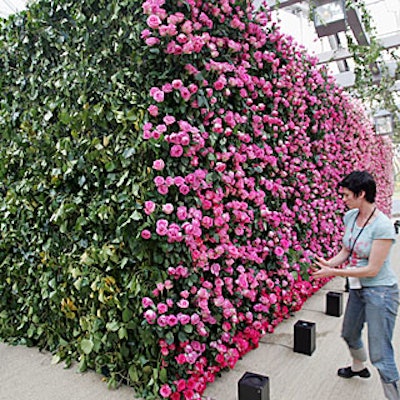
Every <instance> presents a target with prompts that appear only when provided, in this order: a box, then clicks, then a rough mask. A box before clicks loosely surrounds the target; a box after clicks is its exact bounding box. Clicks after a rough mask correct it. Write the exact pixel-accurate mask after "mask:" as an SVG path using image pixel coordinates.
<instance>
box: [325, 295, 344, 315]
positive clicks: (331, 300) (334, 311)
mask: <svg viewBox="0 0 400 400" xmlns="http://www.w3.org/2000/svg"><path fill="white" fill-rule="evenodd" d="M342 312H343V295H342V293H340V292H328V293H327V294H326V314H327V315H332V316H334V317H340V316H341V315H342Z"/></svg>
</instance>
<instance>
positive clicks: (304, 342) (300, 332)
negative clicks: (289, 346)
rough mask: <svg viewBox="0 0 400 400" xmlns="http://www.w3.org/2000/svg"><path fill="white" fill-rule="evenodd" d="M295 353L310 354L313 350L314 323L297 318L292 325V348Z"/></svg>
mask: <svg viewBox="0 0 400 400" xmlns="http://www.w3.org/2000/svg"><path fill="white" fill-rule="evenodd" d="M293 350H294V351H295V352H296V353H303V354H307V355H309V356H311V354H312V353H313V352H314V350H315V323H314V322H308V321H302V320H299V321H297V322H296V323H295V325H294V348H293Z"/></svg>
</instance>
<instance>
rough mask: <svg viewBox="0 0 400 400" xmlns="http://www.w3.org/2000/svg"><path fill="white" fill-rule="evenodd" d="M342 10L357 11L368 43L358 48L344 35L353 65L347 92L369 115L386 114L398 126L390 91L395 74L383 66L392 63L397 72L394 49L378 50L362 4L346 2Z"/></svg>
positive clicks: (395, 102)
mask: <svg viewBox="0 0 400 400" xmlns="http://www.w3.org/2000/svg"><path fill="white" fill-rule="evenodd" d="M346 8H347V9H351V8H356V9H358V10H359V14H360V18H361V22H362V25H363V27H364V29H365V33H366V36H367V38H368V41H369V44H368V45H360V44H358V43H357V41H356V40H355V39H354V37H353V36H352V35H350V34H349V33H348V34H347V35H346V37H347V43H348V48H349V51H350V52H351V54H352V55H353V60H354V63H355V69H354V73H355V85H354V87H352V88H350V92H351V93H352V95H354V96H356V97H358V98H360V99H361V100H362V101H363V102H364V104H365V105H366V106H367V107H368V108H369V109H370V110H372V111H373V112H374V111H377V110H378V109H386V110H388V111H390V112H391V113H392V115H393V117H394V120H395V123H396V125H398V124H399V120H398V115H399V108H398V99H397V98H396V91H395V90H394V86H395V83H396V80H397V78H396V73H395V74H392V73H391V71H389V69H388V67H387V65H386V62H387V60H391V61H395V62H396V63H397V67H396V71H397V72H398V71H399V70H400V68H399V57H398V55H397V54H396V49H385V48H384V47H383V46H382V44H381V42H380V41H379V39H378V37H377V35H378V32H377V30H376V27H375V25H374V19H373V16H371V14H370V13H369V11H368V9H367V7H366V4H365V1H364V0H357V1H346ZM397 134H398V133H397Z"/></svg>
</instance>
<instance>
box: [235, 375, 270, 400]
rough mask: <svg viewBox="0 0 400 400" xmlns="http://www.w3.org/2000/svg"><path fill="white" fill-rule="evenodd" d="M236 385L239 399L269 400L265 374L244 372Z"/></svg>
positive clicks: (267, 379)
mask: <svg viewBox="0 0 400 400" xmlns="http://www.w3.org/2000/svg"><path fill="white" fill-rule="evenodd" d="M238 386H239V400H270V399H269V378H268V377H267V376H263V375H258V374H254V373H253V372H245V373H244V375H243V376H242V377H241V378H240V380H239V383H238Z"/></svg>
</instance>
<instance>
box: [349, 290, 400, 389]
mask: <svg viewBox="0 0 400 400" xmlns="http://www.w3.org/2000/svg"><path fill="white" fill-rule="evenodd" d="M398 306H399V289H398V286H397V285H393V286H377V287H364V288H362V289H350V293H349V298H348V301H347V306H346V312H345V315H344V320H343V328H342V337H343V339H344V340H345V341H346V343H347V345H348V346H349V349H350V353H351V354H352V355H353V358H358V357H357V356H358V355H360V354H362V353H363V349H364V344H363V342H362V339H361V332H362V329H363V326H364V323H365V322H366V323H367V326H368V348H369V358H370V360H371V363H372V364H373V365H374V366H375V367H376V368H377V370H378V371H379V375H380V377H381V380H382V381H383V383H392V382H396V381H398V380H399V372H398V370H397V366H396V361H395V359H394V352H393V347H392V337H393V329H394V325H395V321H396V316H397V308H398ZM361 358H362V357H359V358H358V360H360V361H365V360H363V359H361Z"/></svg>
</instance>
